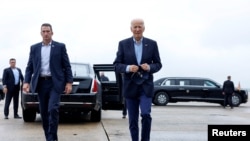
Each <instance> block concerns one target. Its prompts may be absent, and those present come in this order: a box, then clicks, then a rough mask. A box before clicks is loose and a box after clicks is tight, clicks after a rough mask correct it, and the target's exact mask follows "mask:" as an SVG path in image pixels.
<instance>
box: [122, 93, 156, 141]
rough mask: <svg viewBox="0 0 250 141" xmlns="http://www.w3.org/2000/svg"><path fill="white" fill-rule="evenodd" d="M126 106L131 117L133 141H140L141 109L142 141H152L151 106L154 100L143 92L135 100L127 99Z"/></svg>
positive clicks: (130, 128) (130, 127)
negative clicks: (139, 122)
mask: <svg viewBox="0 0 250 141" xmlns="http://www.w3.org/2000/svg"><path fill="white" fill-rule="evenodd" d="M126 104H127V109H128V117H129V130H130V135H131V138H132V141H139V126H138V119H139V109H140V111H141V118H142V119H141V128H142V129H141V141H149V140H150V131H151V122H152V118H151V115H150V113H151V105H152V98H150V97H147V96H145V93H144V92H141V96H140V97H138V98H135V99H130V98H126Z"/></svg>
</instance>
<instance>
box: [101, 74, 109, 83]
mask: <svg viewBox="0 0 250 141" xmlns="http://www.w3.org/2000/svg"><path fill="white" fill-rule="evenodd" d="M100 77H101V81H109V78H108V77H107V76H105V75H104V72H100Z"/></svg>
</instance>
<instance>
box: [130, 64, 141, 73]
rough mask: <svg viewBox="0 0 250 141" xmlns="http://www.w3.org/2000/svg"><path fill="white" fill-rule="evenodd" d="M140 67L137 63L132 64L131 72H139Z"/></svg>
mask: <svg viewBox="0 0 250 141" xmlns="http://www.w3.org/2000/svg"><path fill="white" fill-rule="evenodd" d="M138 70H139V67H138V66H137V65H130V67H129V72H137V71H138Z"/></svg>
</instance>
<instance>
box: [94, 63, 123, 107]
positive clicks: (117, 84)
mask: <svg viewBox="0 0 250 141" xmlns="http://www.w3.org/2000/svg"><path fill="white" fill-rule="evenodd" d="M93 69H94V71H95V75H96V77H97V79H98V80H99V81H100V84H101V85H100V86H101V89H102V109H103V110H121V109H122V108H123V103H124V98H123V96H122V74H120V73H116V72H115V71H114V66H113V64H94V65H93ZM100 74H104V75H105V76H106V77H107V78H108V81H102V79H101V75H100Z"/></svg>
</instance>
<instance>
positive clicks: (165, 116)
mask: <svg viewBox="0 0 250 141" xmlns="http://www.w3.org/2000/svg"><path fill="white" fill-rule="evenodd" d="M3 108H4V101H0V140H1V141H9V140H11V141H45V139H44V134H43V130H42V126H41V119H40V117H39V114H38V115H37V120H36V121H35V122H31V123H26V122H24V121H23V120H22V119H14V118H13V112H12V104H11V107H10V115H9V119H8V120H5V119H4V116H3ZM19 115H20V116H22V111H21V108H19ZM152 119H153V120H152V128H151V141H207V136H208V131H207V130H208V125H210V124H222V125H229V124H237V125H238V124H243V125H250V120H249V119H250V104H249V102H248V103H246V104H242V105H241V106H239V107H235V108H234V109H230V108H229V107H227V108H226V109H224V108H222V106H220V105H218V104H212V103H204V102H179V103H170V104H168V105H167V106H154V105H153V106H152ZM139 125H140V122H139ZM58 137H59V141H131V139H130V133H129V129H128V119H127V118H126V119H123V118H122V111H112V110H103V111H102V120H101V122H91V121H89V120H88V116H86V117H81V118H76V117H70V116H69V117H65V119H62V120H60V123H59V129H58Z"/></svg>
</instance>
